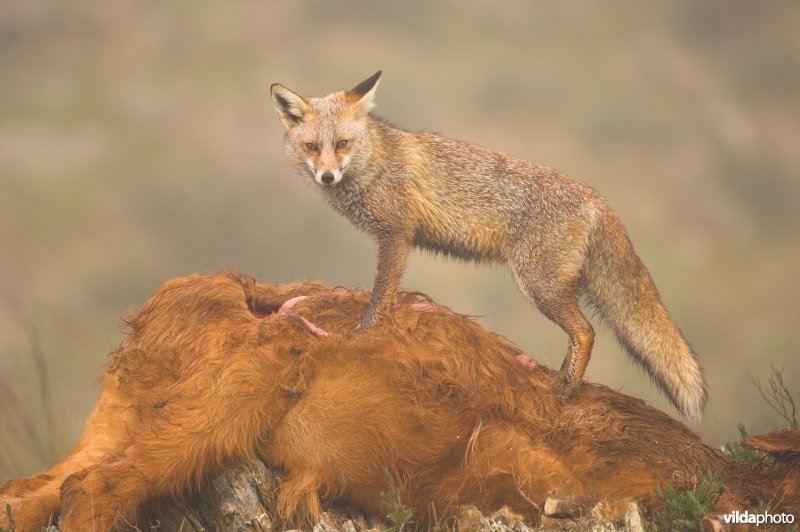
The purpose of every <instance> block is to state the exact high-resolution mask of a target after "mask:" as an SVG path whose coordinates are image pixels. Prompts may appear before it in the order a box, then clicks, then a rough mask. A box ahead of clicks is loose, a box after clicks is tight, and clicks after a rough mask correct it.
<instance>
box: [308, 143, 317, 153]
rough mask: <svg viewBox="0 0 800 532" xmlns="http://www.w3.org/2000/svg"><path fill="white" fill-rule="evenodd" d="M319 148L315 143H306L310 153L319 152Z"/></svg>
mask: <svg viewBox="0 0 800 532" xmlns="http://www.w3.org/2000/svg"><path fill="white" fill-rule="evenodd" d="M317 148H318V146H317V145H316V144H315V143H314V142H306V149H307V150H308V151H317Z"/></svg>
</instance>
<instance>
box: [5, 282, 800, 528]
mask: <svg viewBox="0 0 800 532" xmlns="http://www.w3.org/2000/svg"><path fill="white" fill-rule="evenodd" d="M298 295H307V296H309V297H308V298H306V299H305V300H302V301H299V302H298V303H297V304H296V305H295V306H294V307H293V308H292V311H291V312H290V313H289V314H283V315H279V314H278V313H277V312H276V311H277V310H278V308H279V307H280V306H281V304H282V303H283V302H285V301H287V300H288V299H290V298H292V297H295V296H298ZM368 300H369V294H368V293H365V292H353V291H345V290H331V289H328V288H326V287H324V286H323V285H321V284H317V283H297V284H290V285H285V286H274V285H268V284H259V283H256V282H255V281H254V280H252V279H251V278H249V277H245V276H240V275H236V274H232V273H230V272H221V273H218V274H215V275H211V276H203V275H192V276H188V277H183V278H179V279H175V280H173V281H170V282H168V283H166V284H164V285H163V286H162V287H161V288H160V289H159V290H158V291H157V292H156V293H155V294H154V295H153V296H152V297H151V298H150V300H149V301H148V302H147V303H146V304H145V306H144V307H143V308H142V310H141V311H140V312H138V313H137V314H135V315H134V316H132V317H131V318H130V319H129V320H128V323H129V325H130V334H129V336H128V338H127V340H126V341H125V343H124V344H123V345H122V347H121V348H120V349H119V351H118V352H116V353H115V354H114V355H113V357H112V358H111V360H110V362H109V364H108V368H107V370H106V372H105V373H104V374H103V375H102V376H101V377H100V382H101V383H102V387H103V388H102V393H101V395H100V398H99V400H98V402H97V405H96V407H95V410H94V412H93V413H92V415H91V417H90V418H89V420H88V422H87V425H86V429H85V431H84V433H83V435H82V436H81V438H80V441H79V442H78V444H77V446H76V447H75V449H74V450H73V451H72V453H71V454H70V455H69V456H68V457H67V458H65V459H64V460H63V461H62V462H60V463H58V464H56V465H55V466H54V467H53V468H52V469H51V470H50V471H48V472H46V473H43V474H40V475H37V476H34V477H31V478H29V479H24V480H12V481H9V482H8V483H6V484H5V486H3V488H2V489H0V504H3V506H4V505H5V503H9V504H11V506H12V509H13V511H14V516H15V519H16V522H17V525H18V527H24V528H26V529H28V528H33V527H38V526H40V525H44V524H46V523H48V522H50V521H52V520H54V519H55V517H56V516H57V515H59V514H60V515H61V525H62V527H63V528H64V529H65V530H80V529H85V528H87V527H89V526H93V527H94V528H95V529H97V530H105V529H109V528H112V527H113V526H115V525H117V524H120V523H123V522H124V520H127V521H129V522H133V520H134V519H135V513H136V510H137V508H138V507H139V505H140V504H141V503H142V502H143V501H145V500H146V499H148V498H149V497H152V496H178V495H180V494H182V493H185V492H187V491H190V490H193V489H197V488H198V487H199V486H200V485H201V484H202V483H203V482H204V480H205V479H206V478H208V476H209V475H212V474H214V473H215V472H217V471H219V470H220V468H222V467H224V466H225V465H226V464H229V463H232V462H234V461H239V460H245V459H248V458H253V457H255V456H257V455H259V456H261V457H262V458H264V459H265V460H266V461H267V462H268V463H270V464H271V465H272V466H274V467H276V468H279V469H280V470H282V471H283V481H282V489H281V493H280V496H279V508H278V510H279V512H280V514H281V517H282V518H283V519H284V522H285V523H289V522H295V523H297V522H304V521H307V520H314V519H315V518H316V517H318V515H319V513H320V512H321V511H322V510H323V509H324V508H325V507H326V506H327V505H330V504H332V503H335V502H343V503H348V504H350V505H353V506H356V507H359V508H361V509H362V510H364V511H366V512H370V513H372V514H374V515H384V514H385V508H384V506H383V504H382V501H381V498H380V493H381V491H385V490H386V489H387V483H386V478H385V476H384V474H383V472H382V471H383V468H388V470H389V471H390V472H391V473H392V476H393V478H394V479H395V481H396V483H397V485H398V487H399V489H400V500H401V502H402V503H403V504H405V505H406V506H408V507H410V508H411V509H412V510H413V511H414V513H415V518H416V524H417V525H418V526H420V527H425V526H427V525H428V524H430V522H431V520H432V519H433V516H434V515H435V516H436V519H437V520H439V521H443V522H450V521H451V520H452V519H453V518H454V516H456V515H457V513H458V511H459V509H460V508H462V507H464V506H468V505H471V506H475V507H477V508H478V509H480V510H482V511H484V512H491V511H495V510H497V509H499V508H500V507H501V506H504V505H505V506H509V507H511V508H512V509H513V511H515V512H517V513H519V514H522V515H524V516H525V517H526V518H528V519H529V520H530V521H532V522H536V520H537V519H538V517H539V513H540V509H539V507H538V506H537V505H538V504H540V503H541V502H542V501H543V500H544V499H545V497H546V496H547V494H548V493H551V492H559V493H571V494H575V495H591V496H594V497H598V498H604V497H608V498H614V497H633V498H635V499H639V500H640V501H641V502H642V503H643V504H644V505H646V506H647V505H651V504H653V503H654V502H655V496H654V493H653V488H654V486H666V485H675V484H679V485H680V484H686V483H691V479H692V477H693V475H694V474H695V473H696V472H697V471H701V470H707V469H711V470H713V471H715V472H716V473H717V476H718V477H719V478H722V479H723V480H725V481H727V482H728V483H729V484H730V485H731V486H733V488H732V489H731V490H730V491H729V492H728V495H727V498H726V499H725V502H724V505H726V506H729V507H731V508H738V509H741V508H745V507H746V506H742V505H743V504H746V503H748V501H749V502H752V501H757V500H759V498H761V499H763V498H764V496H765V494H768V493H769V494H771V493H773V492H775V491H777V490H781V489H783V488H782V487H781V484H780V481H776V482H774V483H773V484H772V485H769V486H764V487H763V489H762V488H759V487H758V486H755V487H751V488H750V491H747V492H745V491H741V490H739V491H737V489H738V488H736V486H738V485H739V483H740V482H744V483H745V484H746V483H747V482H746V479H747V478H748V477H747V475H749V474H751V472H749V470H748V471H744V470H741V469H736V470H733V469H730V468H729V466H728V465H727V464H726V463H725V462H724V461H723V460H722V459H721V458H720V456H719V455H718V454H717V453H716V452H714V451H713V450H712V449H710V448H708V447H706V446H704V445H703V444H702V443H701V442H700V440H699V439H698V437H697V435H695V434H694V433H693V432H692V431H690V430H689V429H687V428H686V427H685V426H684V425H682V424H681V423H679V422H677V421H675V420H674V419H672V418H670V417H669V416H667V415H666V414H664V413H662V412H660V411H658V410H656V409H654V408H652V407H650V406H648V405H646V404H645V403H644V402H643V401H640V400H638V399H634V398H631V397H628V396H625V395H622V394H620V393H617V392H614V391H612V390H609V389H608V388H605V387H603V386H598V385H585V386H583V387H582V388H581V391H580V393H579V394H578V395H577V397H575V398H573V399H569V400H565V399H561V398H559V397H557V396H556V395H554V394H553V393H552V391H551V384H552V379H553V373H552V372H551V371H550V370H549V369H547V368H544V367H541V366H540V367H538V368H536V369H533V370H531V369H529V368H527V367H524V366H523V365H521V364H520V363H519V362H518V361H517V360H516V357H517V356H519V355H521V352H520V351H519V350H518V349H517V348H516V347H514V346H513V345H511V344H510V343H509V342H507V341H506V340H504V339H503V338H501V337H499V336H497V335H495V334H492V333H490V332H488V331H486V330H484V329H483V328H481V327H480V326H479V325H477V324H476V323H474V322H473V321H472V320H470V319H469V318H467V317H464V316H461V315H458V314H455V313H453V312H450V311H449V310H447V309H444V308H443V307H432V308H427V309H423V310H422V311H421V310H420V309H418V308H417V309H415V308H411V307H408V306H403V305H402V304H404V303H413V302H414V301H415V300H416V297H415V296H414V295H411V294H401V296H400V301H399V303H401V305H400V306H399V307H398V309H397V310H396V312H395V314H394V320H393V323H391V324H387V325H386V326H384V327H380V328H377V329H375V330H370V331H366V332H363V333H361V334H357V335H354V336H348V335H347V332H348V331H350V330H352V329H353V327H354V326H355V325H356V324H357V323H358V322H359V320H360V319H361V317H362V316H363V313H364V309H365V307H366V305H367V303H368ZM299 316H303V317H305V318H307V319H309V320H310V321H313V322H314V323H315V324H316V325H318V326H320V327H321V328H323V329H325V330H327V331H329V332H331V333H333V334H332V335H331V336H327V337H322V336H317V335H315V334H313V333H312V332H311V331H310V330H309V328H308V327H307V326H306V325H305V324H304V323H303V321H302V320H301V319H300V318H299ZM737 479H740V480H737ZM741 479H745V480H741ZM793 504H794V507H796V506H797V504H798V503H797V502H796V501H795V502H794V503H793ZM783 507H784V508H790V507H792V505H791V504H789V503H788V501H783ZM794 507H793V508H794ZM4 519H5V517H4V514H3V516H2V517H0V524H2V525H6V523H5V521H4Z"/></svg>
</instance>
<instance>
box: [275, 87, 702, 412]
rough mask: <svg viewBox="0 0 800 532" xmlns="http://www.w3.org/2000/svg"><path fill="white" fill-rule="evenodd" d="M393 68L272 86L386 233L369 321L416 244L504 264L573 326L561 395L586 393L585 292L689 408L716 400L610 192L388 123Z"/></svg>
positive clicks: (337, 185)
mask: <svg viewBox="0 0 800 532" xmlns="http://www.w3.org/2000/svg"><path fill="white" fill-rule="evenodd" d="M380 78H381V72H377V73H375V74H374V75H373V76H371V77H370V78H368V79H367V80H365V81H363V82H361V83H359V84H358V85H356V86H355V87H354V88H353V89H351V90H348V91H339V92H335V93H332V94H328V95H327V96H323V97H318V98H306V97H303V96H300V95H299V94H296V93H294V92H292V91H290V90H289V89H288V88H286V87H285V86H283V85H280V84H277V83H276V84H274V85H272V87H271V93H272V101H273V103H274V105H275V108H276V109H277V111H278V116H279V118H280V121H281V123H282V124H283V126H284V128H285V129H286V146H285V148H286V154H287V155H288V157H289V159H290V160H291V162H292V163H294V165H295V167H296V168H297V169H298V170H300V172H301V173H303V174H307V175H309V176H311V177H312V178H313V179H314V181H315V182H316V183H317V185H319V187H318V188H319V190H320V192H321V193H322V195H323V197H324V198H325V199H326V200H327V201H328V203H330V205H331V206H332V207H333V208H334V209H335V210H336V211H338V212H339V213H340V214H342V215H343V216H344V217H345V218H347V219H348V220H350V221H351V222H352V223H353V224H354V225H355V226H356V227H358V228H359V229H362V230H363V231H366V232H367V233H368V234H370V235H371V236H372V237H373V238H375V239H376V240H377V243H378V265H377V274H376V276H375V286H374V288H373V291H372V297H371V300H370V304H369V307H368V308H367V311H366V314H365V315H364V318H363V320H362V321H361V324H360V326H359V328H360V329H362V330H363V329H367V328H369V327H373V326H375V325H376V324H378V323H379V322H381V321H382V320H383V319H384V318H385V317H386V316H387V315H388V314H389V313H390V311H391V308H392V306H393V302H394V297H395V294H396V292H397V289H398V286H399V284H400V278H401V276H402V273H403V269H404V267H405V263H406V258H407V256H408V253H409V250H410V249H411V247H412V246H417V247H420V248H424V249H427V250H431V251H434V252H437V253H442V254H444V255H449V256H453V257H456V258H460V259H464V260H475V261H487V262H505V263H507V264H508V266H509V267H510V268H511V271H512V272H513V274H514V277H515V279H516V281H517V284H518V285H519V288H520V289H521V290H522V292H523V293H524V294H525V296H527V298H529V299H530V300H531V301H532V302H533V303H534V304H535V305H536V306H537V307H538V308H539V310H540V311H541V312H542V313H543V314H544V315H545V316H547V318H549V319H550V320H552V321H553V322H555V323H556V324H558V325H559V326H560V327H561V328H562V329H563V330H564V331H565V332H566V333H567V335H568V336H569V349H568V351H567V355H566V357H565V358H564V361H563V363H562V365H561V369H560V371H559V375H558V376H559V378H558V379H557V380H556V384H555V391H556V392H557V393H559V394H560V395H562V396H564V397H569V396H571V395H573V394H574V393H575V392H576V391H577V388H578V387H579V385H580V383H581V379H582V378H583V374H584V370H585V369H586V365H587V364H588V362H589V357H590V355H591V351H592V345H593V343H594V330H593V328H592V325H591V324H590V323H589V321H588V320H587V319H586V317H585V316H584V315H583V313H582V312H581V310H580V308H579V306H578V300H579V297H583V298H584V300H585V301H586V303H588V305H589V306H591V307H593V308H595V309H596V310H597V311H598V313H599V315H600V316H601V317H602V319H603V320H604V321H605V322H606V323H607V324H608V325H609V326H610V328H611V329H612V330H613V331H614V332H615V334H616V336H617V338H618V339H619V342H620V343H621V344H622V345H623V346H624V347H625V348H626V350H627V352H628V353H629V354H630V355H631V357H632V358H633V360H634V361H636V362H637V363H639V364H641V365H642V366H643V367H644V368H645V370H647V372H648V373H649V374H650V377H651V378H652V380H653V381H654V382H655V383H656V384H657V385H658V386H659V387H660V388H661V389H662V391H663V392H664V393H665V394H666V395H667V397H668V398H669V399H670V401H671V402H672V404H673V405H675V407H676V408H677V409H678V410H679V411H680V412H681V414H683V415H684V416H685V417H687V418H689V419H692V420H694V421H699V420H700V418H701V415H702V413H703V410H704V409H705V405H706V402H707V400H708V394H707V390H706V384H705V381H704V378H703V371H702V369H701V367H700V364H699V363H698V361H697V358H696V356H695V354H694V352H693V351H692V348H691V347H690V346H689V344H688V343H687V342H686V340H685V339H684V337H683V335H682V333H681V332H680V330H679V329H678V327H677V326H676V325H675V324H674V323H673V321H672V319H671V318H670V316H669V313H668V312H667V310H666V309H665V308H664V305H663V304H662V303H661V298H660V296H659V294H658V290H657V289H656V286H655V284H654V282H653V279H652V278H651V277H650V274H649V273H648V271H647V269H646V268H645V266H644V264H643V263H642V261H641V260H640V259H639V257H638V256H637V255H636V253H635V252H634V249H633V246H632V244H631V241H630V239H629V237H628V234H627V233H626V231H625V228H624V227H623V225H622V223H621V222H620V220H619V218H618V217H617V216H616V215H615V214H614V212H612V210H611V208H610V207H609V206H608V205H607V204H606V202H605V201H604V200H603V198H602V197H601V196H600V195H599V194H598V193H597V192H595V191H594V190H593V189H592V188H590V187H588V186H587V185H584V184H582V183H580V182H578V181H575V180H574V179H571V178H570V177H568V176H566V175H564V174H561V173H559V172H557V171H555V170H552V169H550V168H548V167H546V166H542V165H539V164H534V163H531V162H528V161H525V160H522V159H519V158H516V157H512V156H510V155H506V154H503V153H499V152H495V151H491V150H488V149H486V148H482V147H480V146H476V145H473V144H469V143H467V142H462V141H458V140H451V139H448V138H444V137H441V136H439V135H436V134H434V133H429V132H423V131H404V130H402V129H398V128H396V127H393V126H391V125H389V124H388V123H386V122H385V121H383V120H381V119H379V118H376V117H375V116H373V115H372V114H371V113H370V111H371V109H372V108H373V106H374V98H375V91H376V89H377V87H378V82H379V80H380Z"/></svg>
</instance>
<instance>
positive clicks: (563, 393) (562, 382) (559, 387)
mask: <svg viewBox="0 0 800 532" xmlns="http://www.w3.org/2000/svg"><path fill="white" fill-rule="evenodd" d="M579 386H580V383H576V382H572V381H571V380H569V379H567V378H565V377H561V376H557V377H556V380H555V381H553V385H552V387H551V389H552V390H553V393H554V394H556V395H557V396H558V397H561V398H562V399H569V398H571V397H575V393H576V392H577V391H578V387H579Z"/></svg>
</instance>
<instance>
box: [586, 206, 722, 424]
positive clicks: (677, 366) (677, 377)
mask: <svg viewBox="0 0 800 532" xmlns="http://www.w3.org/2000/svg"><path fill="white" fill-rule="evenodd" d="M597 222H599V223H597V224H595V226H594V228H593V231H592V233H591V234H590V237H589V242H588V249H587V256H586V260H587V263H586V269H585V274H584V278H583V285H584V295H585V296H586V297H587V299H588V300H589V303H590V304H592V305H593V306H594V307H595V309H596V310H597V311H598V313H599V314H600V316H601V317H602V318H603V320H604V321H605V323H606V324H607V325H608V326H609V327H610V328H611V329H612V330H613V331H614V333H615V334H616V337H617V339H618V341H619V342H620V344H622V346H623V347H625V349H626V350H627V352H628V353H629V354H630V356H631V357H632V358H633V359H634V361H636V362H637V363H639V364H641V366H642V367H644V369H645V370H646V371H647V373H648V374H649V375H650V378H651V379H652V380H653V382H655V383H656V384H657V385H658V387H659V388H661V390H662V391H663V392H664V394H665V395H666V396H667V397H668V398H669V400H670V401H671V402H672V404H673V405H674V406H675V408H677V409H678V411H680V413H681V414H683V416H684V417H686V418H688V419H691V420H692V421H695V422H697V421H699V420H700V418H701V417H702V414H703V411H704V409H705V406H706V403H707V402H708V392H707V389H706V383H705V379H704V377H703V370H702V368H701V367H700V363H699V362H698V360H697V357H696V356H695V354H694V351H693V350H692V348H691V346H689V344H688V342H687V341H686V339H685V338H684V337H683V334H682V333H681V331H680V330H679V329H678V327H677V326H676V325H675V323H674V322H673V321H672V319H671V318H670V316H669V313H668V312H667V309H666V308H664V305H663V304H662V302H661V297H660V296H659V294H658V290H657V289H656V286H655V283H654V282H653V279H652V277H650V274H649V272H648V271H647V268H646V267H645V266H644V264H643V263H642V261H641V260H640V259H639V257H638V256H637V255H636V253H635V252H634V250H633V245H632V244H631V242H630V239H629V238H628V236H627V233H626V232H625V230H624V228H623V227H622V223H621V222H620V221H619V219H618V218H617V217H616V215H615V214H614V213H612V212H610V211H606V212H604V213H602V215H601V216H600V219H598V220H597Z"/></svg>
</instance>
